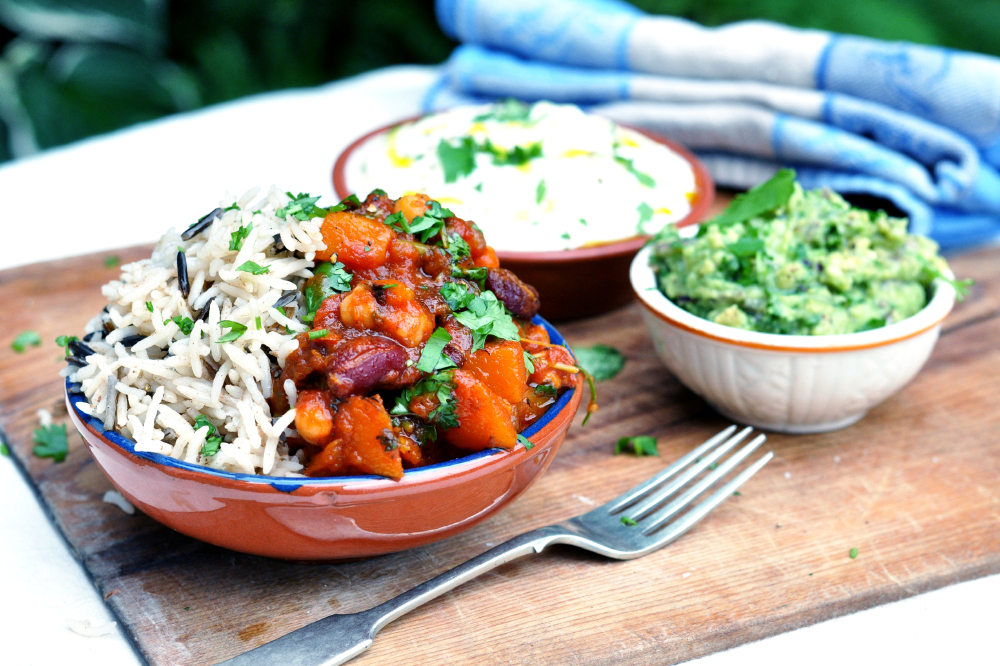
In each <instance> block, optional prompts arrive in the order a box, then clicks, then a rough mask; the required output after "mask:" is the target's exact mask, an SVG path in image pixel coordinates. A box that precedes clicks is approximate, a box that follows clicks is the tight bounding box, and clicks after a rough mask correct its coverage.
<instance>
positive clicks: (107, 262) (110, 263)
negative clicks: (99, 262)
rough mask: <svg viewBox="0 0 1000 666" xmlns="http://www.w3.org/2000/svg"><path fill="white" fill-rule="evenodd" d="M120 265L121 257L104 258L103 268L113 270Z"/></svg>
mask: <svg viewBox="0 0 1000 666" xmlns="http://www.w3.org/2000/svg"><path fill="white" fill-rule="evenodd" d="M120 263H122V260H121V257H117V256H115V255H113V254H109V255H108V256H106V257H104V267H105V268H114V267H115V266H117V265H118V264H120Z"/></svg>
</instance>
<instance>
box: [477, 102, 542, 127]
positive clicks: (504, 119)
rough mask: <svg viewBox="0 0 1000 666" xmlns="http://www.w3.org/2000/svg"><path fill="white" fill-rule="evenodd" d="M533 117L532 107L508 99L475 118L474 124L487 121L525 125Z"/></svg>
mask: <svg viewBox="0 0 1000 666" xmlns="http://www.w3.org/2000/svg"><path fill="white" fill-rule="evenodd" d="M530 117H531V107H530V106H528V105H527V104H525V103H524V102H521V101H518V100H516V99H513V98H510V97H508V98H507V99H505V100H504V101H502V102H500V103H498V104H496V105H494V107H493V108H492V109H491V110H490V111H488V112H486V113H483V114H480V115H478V116H476V117H475V118H473V119H472V120H473V122H477V123H481V122H484V121H487V120H495V121H497V122H500V123H514V122H519V123H524V122H527V121H528V120H529V119H530Z"/></svg>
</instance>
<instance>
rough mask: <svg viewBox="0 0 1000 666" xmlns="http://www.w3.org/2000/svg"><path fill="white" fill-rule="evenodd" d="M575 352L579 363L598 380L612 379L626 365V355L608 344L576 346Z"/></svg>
mask: <svg viewBox="0 0 1000 666" xmlns="http://www.w3.org/2000/svg"><path fill="white" fill-rule="evenodd" d="M573 354H574V355H575V356H576V362H577V365H579V366H580V367H581V368H583V369H584V370H586V371H587V372H589V373H590V374H591V375H593V377H594V381H597V382H603V381H605V380H608V379H611V378H612V377H614V376H615V375H617V374H618V373H619V372H621V369H622V368H623V367H625V356H624V355H623V354H622V353H621V352H620V351H618V350H617V349H615V348H614V347H609V346H608V345H594V346H593V347H574V348H573Z"/></svg>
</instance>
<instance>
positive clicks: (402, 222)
mask: <svg viewBox="0 0 1000 666" xmlns="http://www.w3.org/2000/svg"><path fill="white" fill-rule="evenodd" d="M382 222H383V223H384V224H385V225H386V226H387V227H391V228H393V229H395V230H396V231H398V232H399V233H401V234H408V233H410V223H409V222H407V221H406V216H405V215H403V214H402V213H393V214H391V215H387V216H386V218H385V219H384V220H382Z"/></svg>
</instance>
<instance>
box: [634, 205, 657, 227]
mask: <svg viewBox="0 0 1000 666" xmlns="http://www.w3.org/2000/svg"><path fill="white" fill-rule="evenodd" d="M636 210H637V211H638V212H639V224H638V225H637V226H636V231H638V232H639V233H640V234H645V233H646V229H645V228H644V227H645V226H646V224H647V223H648V222H649V221H650V220H652V219H653V208H652V207H651V206H650V205H649V204H648V203H646V202H645V201H643V202H642V203H640V204H639V206H638V207H637V208H636Z"/></svg>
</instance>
